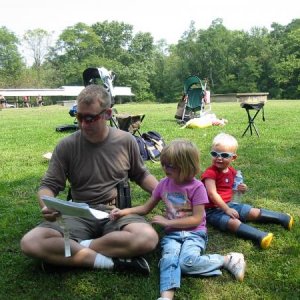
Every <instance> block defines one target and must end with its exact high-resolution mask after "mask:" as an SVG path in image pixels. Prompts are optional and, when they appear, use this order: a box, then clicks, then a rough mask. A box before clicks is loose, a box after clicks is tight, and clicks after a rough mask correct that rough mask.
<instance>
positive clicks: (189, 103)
mask: <svg viewBox="0 0 300 300" xmlns="http://www.w3.org/2000/svg"><path fill="white" fill-rule="evenodd" d="M206 85H207V82H206V81H205V82H204V83H203V82H202V81H201V80H200V79H199V77H197V76H195V75H193V76H189V77H188V78H187V79H186V80H185V82H184V85H183V95H182V98H181V100H180V101H179V103H178V105H177V111H176V114H175V118H176V119H178V120H179V122H180V123H185V122H187V121H188V120H190V119H193V118H196V117H198V118H200V117H201V116H203V115H204V114H205V113H206V112H207V111H209V110H210V91H207V90H206ZM208 104H209V106H208V108H207V109H206V105H208Z"/></svg>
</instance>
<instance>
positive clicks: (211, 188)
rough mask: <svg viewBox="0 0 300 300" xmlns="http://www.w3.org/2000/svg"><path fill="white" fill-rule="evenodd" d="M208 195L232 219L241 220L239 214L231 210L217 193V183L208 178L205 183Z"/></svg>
mask: <svg viewBox="0 0 300 300" xmlns="http://www.w3.org/2000/svg"><path fill="white" fill-rule="evenodd" d="M204 185H205V187H206V191H207V195H208V197H209V199H210V200H211V201H212V202H213V203H214V204H215V205H216V206H217V207H219V208H221V209H222V210H223V211H224V212H225V213H226V214H227V215H228V216H230V217H231V218H239V214H238V212H237V211H236V210H235V209H233V208H230V207H229V206H228V205H227V204H226V202H224V201H223V199H222V197H221V196H220V195H219V194H218V192H217V187H216V181H215V180H214V179H211V178H207V179H205V181H204Z"/></svg>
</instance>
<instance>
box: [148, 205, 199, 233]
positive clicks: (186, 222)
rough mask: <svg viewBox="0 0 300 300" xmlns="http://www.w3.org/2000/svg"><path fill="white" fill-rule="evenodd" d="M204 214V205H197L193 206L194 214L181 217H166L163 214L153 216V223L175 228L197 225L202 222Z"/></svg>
mask: <svg viewBox="0 0 300 300" xmlns="http://www.w3.org/2000/svg"><path fill="white" fill-rule="evenodd" d="M203 214H204V205H202V204H201V205H195V206H193V214H192V215H191V216H189V217H185V218H179V219H172V220H169V219H166V218H165V217H163V216H155V217H153V219H152V221H151V223H153V224H159V225H161V226H163V227H166V226H168V227H174V228H181V229H185V228H190V227H196V226H198V225H199V224H200V222H201V220H202V218H203Z"/></svg>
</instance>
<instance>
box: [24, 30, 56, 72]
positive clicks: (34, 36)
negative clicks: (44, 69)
mask: <svg viewBox="0 0 300 300" xmlns="http://www.w3.org/2000/svg"><path fill="white" fill-rule="evenodd" d="M52 35H53V33H49V32H47V31H46V30H44V29H41V28H37V29H34V30H27V31H26V32H25V34H24V36H23V41H24V42H25V44H26V45H27V48H28V50H29V51H30V52H31V56H32V58H33V67H34V68H36V69H39V68H40V67H41V66H42V64H43V62H44V59H45V57H46V55H47V54H48V52H49V50H50V46H51V41H52Z"/></svg>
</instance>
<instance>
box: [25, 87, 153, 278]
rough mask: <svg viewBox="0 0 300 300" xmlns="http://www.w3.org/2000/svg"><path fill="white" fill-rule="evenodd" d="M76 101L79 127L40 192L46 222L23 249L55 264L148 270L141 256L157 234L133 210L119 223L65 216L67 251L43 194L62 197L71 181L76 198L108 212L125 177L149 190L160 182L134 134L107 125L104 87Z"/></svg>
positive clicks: (58, 151)
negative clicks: (143, 154) (142, 157)
mask: <svg viewBox="0 0 300 300" xmlns="http://www.w3.org/2000/svg"><path fill="white" fill-rule="evenodd" d="M77 102H78V108H77V110H78V112H77V115H76V117H77V120H78V123H79V127H80V130H78V131H76V132H75V133H73V134H71V135H70V136H67V137H66V138H64V139H62V140H61V141H60V143H59V144H58V145H57V146H56V148H55V150H54V152H53V155H52V158H51V160H50V164H49V168H48V171H47V173H46V175H45V177H44V178H43V180H42V184H41V187H40V189H39V192H38V198H39V204H40V207H41V212H42V214H43V216H44V218H45V221H44V222H42V223H41V224H40V225H39V226H37V227H36V228H34V229H32V230H31V231H29V232H28V233H27V234H25V236H24V237H23V238H22V240H21V249H22V251H23V253H24V254H26V255H28V256H30V257H33V258H37V259H40V260H42V261H43V262H46V263H47V264H50V265H61V266H70V267H86V268H104V269H128V268H129V269H134V270H136V271H139V272H141V273H145V274H149V272H150V269H149V265H148V263H147V261H146V260H145V259H144V258H143V257H140V256H141V255H143V254H146V253H148V252H150V251H152V250H153V249H154V248H155V247H156V245H157V243H158V235H157V233H156V232H155V230H154V229H153V228H152V226H151V225H150V224H148V223H147V222H146V220H145V219H144V218H143V217H141V216H138V215H134V214H132V215H129V216H125V217H123V218H120V219H119V220H115V221H110V219H109V218H105V219H101V220H97V219H95V220H89V219H84V218H79V217H71V216H64V221H65V224H66V226H67V228H68V229H69V234H70V247H71V256H70V257H65V255H64V237H63V230H62V228H61V227H60V226H59V223H58V222H57V217H58V216H59V213H58V212H57V211H53V210H51V209H49V208H48V207H47V206H46V205H45V203H44V202H43V200H42V196H50V197H53V196H57V195H58V193H59V192H61V191H63V190H64V189H65V187H66V181H67V180H68V181H69V182H70V185H71V195H72V199H73V201H74V202H85V203H87V204H89V206H90V207H92V208H95V209H100V210H103V209H105V210H107V211H109V210H111V209H113V208H114V207H115V204H116V200H115V199H116V197H117V189H116V186H117V184H118V183H119V182H121V181H123V180H124V179H130V180H133V181H135V182H136V183H137V184H139V185H140V186H141V187H142V188H143V189H144V190H145V191H147V192H149V193H151V192H152V190H153V189H154V188H155V187H156V185H157V180H156V179H155V177H154V176H153V175H151V174H150V173H149V171H148V170H147V169H146V167H145V166H144V164H143V161H142V159H141V157H140V153H139V149H138V146H137V143H136V141H135V139H134V138H133V136H132V135H131V134H130V133H128V132H125V131H122V130H119V129H116V128H112V127H109V126H107V120H108V119H109V118H110V117H111V113H112V110H111V100H110V95H109V93H108V92H107V91H106V90H105V89H104V88H103V87H101V86H99V85H89V86H87V87H86V88H85V89H84V90H83V91H82V92H81V93H80V94H79V96H78V98H77ZM44 266H45V264H44Z"/></svg>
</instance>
